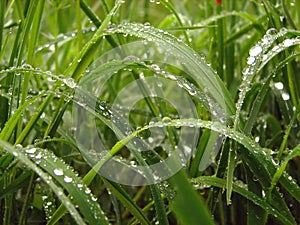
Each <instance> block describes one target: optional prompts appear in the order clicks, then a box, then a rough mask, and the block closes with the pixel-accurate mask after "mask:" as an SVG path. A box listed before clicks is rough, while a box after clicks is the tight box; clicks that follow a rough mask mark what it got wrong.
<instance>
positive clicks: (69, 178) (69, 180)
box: [64, 176, 73, 183]
mask: <svg viewBox="0 0 300 225" xmlns="http://www.w3.org/2000/svg"><path fill="white" fill-rule="evenodd" d="M64 181H65V182H66V183H71V182H72V181H73V179H72V177H68V176H65V177H64Z"/></svg>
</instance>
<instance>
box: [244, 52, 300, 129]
mask: <svg viewBox="0 0 300 225" xmlns="http://www.w3.org/2000/svg"><path fill="white" fill-rule="evenodd" d="M299 55H300V53H293V54H291V55H290V56H288V57H287V58H285V59H284V60H283V61H281V62H279V64H278V65H277V66H276V68H275V69H274V71H272V72H271V75H269V76H268V78H267V80H266V81H265V82H264V84H263V86H262V88H261V90H260V92H259V93H258V95H257V97H256V99H255V101H254V103H253V106H252V108H251V110H250V115H249V116H248V119H247V121H246V124H245V127H244V133H245V134H246V135H249V134H250V132H251V130H252V128H253V125H254V122H255V119H256V118H257V116H258V113H259V110H260V108H261V106H262V104H263V101H264V99H265V97H266V94H267V92H268V89H269V85H270V82H271V80H272V79H273V76H274V75H276V74H278V71H279V70H280V69H281V68H282V67H284V66H285V65H286V64H287V63H289V62H291V61H292V60H293V59H295V58H297V57H298V56H299Z"/></svg>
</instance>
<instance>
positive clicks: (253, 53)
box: [249, 45, 263, 56]
mask: <svg viewBox="0 0 300 225" xmlns="http://www.w3.org/2000/svg"><path fill="white" fill-rule="evenodd" d="M262 51H263V48H262V47H261V46H260V45H255V46H254V47H252V48H251V49H250V51H249V55H250V56H257V55H259V54H260V53H261V52H262Z"/></svg>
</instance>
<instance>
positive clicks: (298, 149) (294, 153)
mask: <svg viewBox="0 0 300 225" xmlns="http://www.w3.org/2000/svg"><path fill="white" fill-rule="evenodd" d="M299 109H300V107H299V105H298V110H297V111H298V112H299ZM287 132H288V131H287ZM297 156H300V145H297V146H296V147H295V148H294V149H293V150H292V151H291V152H290V153H289V154H288V155H287V157H286V158H285V160H284V161H283V163H282V164H281V165H280V167H279V168H278V169H277V171H276V173H275V174H274V176H273V178H272V182H271V185H270V188H269V190H268V191H267V193H266V199H265V201H268V200H269V201H270V199H271V198H272V191H273V189H274V188H275V186H276V184H277V183H278V181H279V179H280V177H281V176H282V175H283V173H284V171H285V170H286V167H287V165H288V163H289V161H290V160H291V159H293V158H295V157H297ZM267 219H268V214H267V212H266V213H265V215H264V217H263V220H262V221H264V224H265V223H266V222H267Z"/></svg>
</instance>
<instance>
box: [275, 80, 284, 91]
mask: <svg viewBox="0 0 300 225" xmlns="http://www.w3.org/2000/svg"><path fill="white" fill-rule="evenodd" d="M274 86H275V88H277V89H278V90H282V89H283V83H281V82H277V83H275V84H274Z"/></svg>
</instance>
